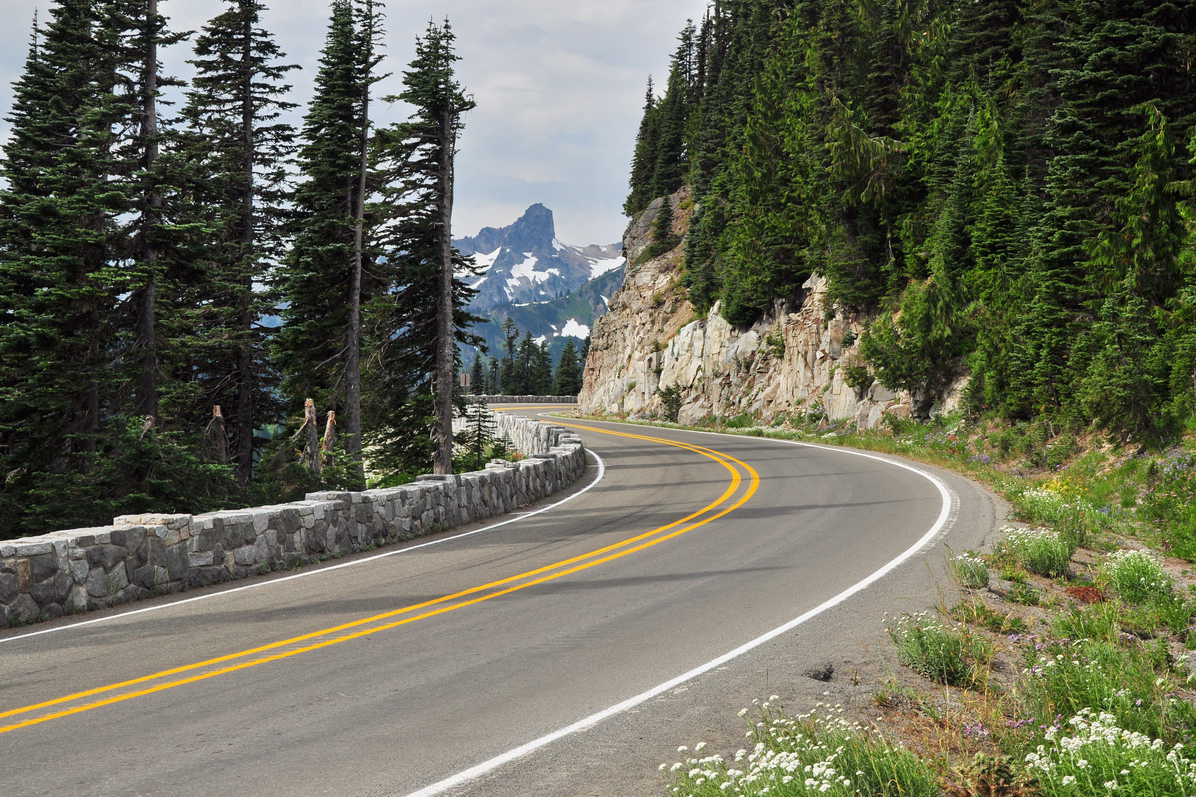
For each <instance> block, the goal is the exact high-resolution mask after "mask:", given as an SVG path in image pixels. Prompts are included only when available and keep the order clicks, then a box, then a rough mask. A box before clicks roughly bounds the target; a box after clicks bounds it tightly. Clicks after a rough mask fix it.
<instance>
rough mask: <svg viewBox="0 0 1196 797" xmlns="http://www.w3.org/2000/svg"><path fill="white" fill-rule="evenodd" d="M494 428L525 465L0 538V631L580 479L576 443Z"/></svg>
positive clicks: (545, 431)
mask: <svg viewBox="0 0 1196 797" xmlns="http://www.w3.org/2000/svg"><path fill="white" fill-rule="evenodd" d="M504 400H505V399H504ZM554 400H555V399H554ZM496 420H497V423H498V424H499V429H500V432H501V433H502V434H505V435H506V436H507V437H508V438H510V440H511V442H512V443H513V444H514V445H515V448H516V449H517V450H518V451H521V452H523V453H524V454H526V455H527V458H526V459H524V460H521V461H519V462H505V461H500V460H499V461H495V462H492V463H490V464H489V465H487V466H486V468H485V470H481V471H474V472H473V473H465V474H460V475H455V476H432V475H427V476H421V477H420V478H419V479H417V480H416V481H415V482H414V483H413V484H405V485H403V486H401V487H391V488H388V489H382V490H365V491H364V492H322V493H310V494H308V495H307V497H306V499H305V500H303V501H296V502H294V503H290V504H279V505H277V506H258V507H252V508H250V509H232V510H225V511H222V512H210V513H208V514H206V515H123V516H121V517H118V518H116V519H115V520H113V522H112V525H111V526H104V527H101V528H92V529H70V530H68V531H56V532H53V533H50V534H44V535H41V536H39V537H23V538H21V539H16V540H0V628H5V627H8V626H11V625H23V624H25V623H30V622H34V621H38V620H44V619H52V618H56V617H61V616H63V615H64V614H73V613H77V612H84V611H88V610H91V609H99V608H103V607H107V606H115V605H117V604H121V603H126V602H128V601H135V600H140V599H142V598H147V597H150V596H152V595H156V594H161V593H169V592H178V591H181V590H183V589H186V588H188V587H198V586H204V585H208V584H215V583H219V582H222V581H230V580H232V579H239V578H245V577H247V576H250V575H253V574H260V573H268V572H270V571H273V570H280V569H284V568H290V567H296V566H299V565H303V564H307V563H309V562H316V561H319V560H322V559H327V558H329V557H333V556H338V555H341V554H346V553H352V552H354V551H360V550H364V549H368V548H373V547H377V546H380V545H387V544H390V543H395V542H400V541H402V540H408V539H412V538H414V537H419V536H422V535H425V534H431V533H433V532H436V531H442V530H444V529H449V528H453V527H455V526H461V525H464V524H466V523H471V522H473V521H476V520H483V519H485V518H489V517H493V516H495V515H501V514H503V513H505V512H510V511H512V510H514V509H517V508H519V507H521V506H524V505H526V504H528V503H531V502H532V501H536V500H539V499H541V498H544V497H546V496H549V495H551V494H552V493H554V492H556V491H558V490H560V489H562V488H563V487H566V486H568V485H570V484H572V483H573V482H574V481H576V480H577V479H578V478H579V477H580V476H581V475H582V473H583V472H584V471H585V468H586V455H585V449H584V447H583V446H582V444H581V440H580V438H578V437H577V436H576V435H574V434H570V433H568V432H567V431H566V430H564V429H562V428H560V427H557V426H552V425H550V424H546V423H540V422H537V421H529V420H527V419H525V418H518V417H516V416H512V415H506V414H499V415H498V416H497V418H496Z"/></svg>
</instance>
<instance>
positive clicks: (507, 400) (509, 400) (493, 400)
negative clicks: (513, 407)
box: [465, 393, 577, 404]
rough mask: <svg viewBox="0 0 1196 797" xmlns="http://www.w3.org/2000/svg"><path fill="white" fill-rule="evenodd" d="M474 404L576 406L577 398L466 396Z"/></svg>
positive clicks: (478, 394)
mask: <svg viewBox="0 0 1196 797" xmlns="http://www.w3.org/2000/svg"><path fill="white" fill-rule="evenodd" d="M465 400H466V401H469V402H472V403H474V404H576V403H577V396H487V395H482V394H480V393H477V394H474V395H471V396H466V397H465Z"/></svg>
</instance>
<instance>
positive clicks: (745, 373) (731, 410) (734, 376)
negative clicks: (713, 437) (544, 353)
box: [578, 190, 962, 428]
mask: <svg viewBox="0 0 1196 797" xmlns="http://www.w3.org/2000/svg"><path fill="white" fill-rule="evenodd" d="M664 201H665V200H664V199H658V200H656V201H655V202H654V203H653V204H652V205H651V206H650V207H649V208H648V209H647V210H646V211H644V213H642V214H641V215H640V216H639V217H638V218H636V219H634V220H633V221H632V223H631V225H630V226H629V227H628V229H627V233H626V235H625V237H624V241H623V251H624V252H625V253H626V254H627V256H628V268H627V275H626V278H625V280H624V283H623V287H622V289H621V290H619V291H618V292H617V293H616V294H615V295H614V297H612V299H611V302H610V310H609V312H608V313H607V314H606V315H605V316H603V317H602V318H601V319H599V320H598V321H597V322H596V323H595V327H594V330H593V332H592V335H591V340H590V353H589V358H588V360H587V361H586V368H585V377H584V379H585V385H584V387H583V388H582V392H581V395H580V396H579V398H578V405H579V408H580V409H581V411H582V412H587V413H626V414H628V415H631V416H646V415H652V414H659V413H661V412H662V404H661V399H660V395H659V393H658V389H659V388H662V387H669V386H672V385H676V386H677V387H678V388H679V389H680V391H681V396H682V400H683V403H682V406H681V411H680V415H679V417H678V420H680V421H681V422H683V423H685V422H693V421H696V420H698V419H700V418H703V417H705V416H708V415H720V416H736V415H739V414H741V413H750V414H752V415H755V416H757V417H759V418H760V419H761V420H771V419H774V418H776V417H778V416H781V415H816V416H819V417H822V418H824V419H826V420H828V421H844V420H849V421H851V422H853V423H855V424H856V425H858V426H859V427H860V428H871V427H875V426H877V425H878V424H880V423H881V422H882V420H883V419H884V418H885V416H890V415H891V416H897V417H906V418H908V417H910V416H911V415H913V414H914V411H915V408H916V409H918V410H922V409H923V407H922V406H921V405H922V404H924V402H917V403H915V402H911V397H910V395H909V394H908V393H907V392H905V391H891V390H889V389H887V388H885V387H884V386H882V385H881V384H880V383H879V382H874V381H871V379H870V378H868V377H866V376H865V373H864V371H863V370H861V369H862V368H863V367H864V362H863V360H862V358H861V357H860V354H859V343H858V340H859V336H860V333H861V332H862V331H863V329H864V325H865V323H866V322H867V321H868V318H867V316H865V315H864V314H862V313H858V312H850V311H847V310H845V309H844V308H842V307H839V306H830V307H828V300H827V294H826V281H825V280H824V279H822V278H820V277H818V276H817V275H815V276H814V277H811V278H810V279H809V280H808V281H807V282H806V284H805V285H804V286H803V288H804V289H805V290H804V296H803V299H802V301H801V304H800V305H799V306H796V307H795V306H790V305H789V304H788V303H786V302H778V303H777V304H776V305H774V307H773V310H772V312H770V313H769V314H768V315H766V316H765V317H764V318H762V319H761V320H760V321H758V322H757V323H755V324H754V325H752V326H751V327H750V328H748V329H737V328H734V327H732V326H731V325H729V324H728V323H727V322H726V321H725V320H723V318H722V316H721V315H719V313H718V307H717V305H716V306H715V307H714V308H713V309H712V310H711V311H710V313H709V314H708V315H706V317H699V316H698V314H697V313H696V312H695V311H694V308H693V306H692V305H691V304H690V303H689V302H688V301H687V300H686V299H685V298H684V290H683V289H682V287H681V284H680V278H681V270H682V263H683V258H684V246H678V247H677V248H676V249H674V250H673V251H671V252H668V253H665V254H664V255H661V256H659V257H656V258H652V259H648V260H645V261H643V262H640V261H641V260H642V255H643V253H644V251H645V249H646V248H647V246H648V244H649V243H650V242H651V231H652V225H653V222H654V221H655V219H656V216H657V214H658V213H659V212H660V208H661V207H662V206H663V202H664ZM669 201H671V202H672V204H673V207H674V214H673V221H674V228H673V229H674V233H676V234H677V235H679V236H680V235H683V234H684V233H685V231H686V230H687V229H688V223H689V217H690V215H691V212H692V199H691V197H690V196H689V194H688V192H687V191H686V190H682V191H681V192H679V193H678V194H675V195H673V196H672V197H671V198H670V199H669ZM961 388H962V385H961V384H956V385H955V386H953V388H952V389H951V391H949V393H948V395H947V397H946V399H945V400H944V402H943V406H944V408H946V409H951V408H952V407H954V406H955V405H957V404H958V401H959V396H960V393H961Z"/></svg>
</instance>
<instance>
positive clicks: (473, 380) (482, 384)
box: [469, 351, 486, 393]
mask: <svg viewBox="0 0 1196 797" xmlns="http://www.w3.org/2000/svg"><path fill="white" fill-rule="evenodd" d="M469 392H470V393H485V392H486V365H485V363H484V362H483V360H482V353H481V352H480V351H479V352H477V354H475V355H474V358H473V365H471V366H470V367H469Z"/></svg>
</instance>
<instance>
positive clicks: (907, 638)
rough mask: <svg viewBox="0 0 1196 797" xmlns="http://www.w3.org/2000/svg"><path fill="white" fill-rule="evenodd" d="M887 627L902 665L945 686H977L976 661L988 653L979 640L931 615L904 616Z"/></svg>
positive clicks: (988, 655)
mask: <svg viewBox="0 0 1196 797" xmlns="http://www.w3.org/2000/svg"><path fill="white" fill-rule="evenodd" d="M887 630H888V632H889V637H890V638H891V639H892V640H893V644H895V645H896V646H897V658H898V659H899V660H900V661H901V662H902V663H903V664H905V665H906V666H908V667H910V668H911V669H913V670H914V671H915V672H917V673H919V674H921V675H924V676H925V677H927V678H929V679H930V680H932V681H937V682H938V683H942V684H946V685H948V686H963V687H968V688H971V687H975V686H979V685H980V683H981V677H980V674H979V673H978V672H977V670H976V664H978V663H982V662H986V661H988V659H989V658H990V657H991V656H992V650H991V648H990V646H989V645H988V643H987V642H985V641H984V640H983V639H981V638H980V637H976V636H973V635H972V634H970V633H968V632H967V631H966V629H958V628H954V627H952V626H950V625H947V624H946V623H944V622H943V621H942V620H940V619H939V618H938V617H937V616H935V615H932V614H926V613H919V614H915V615H906V616H904V617H902V618H901V619H899V620H898V621H897V622H896V623H894V624H892V625H890V626H888V628H887Z"/></svg>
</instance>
